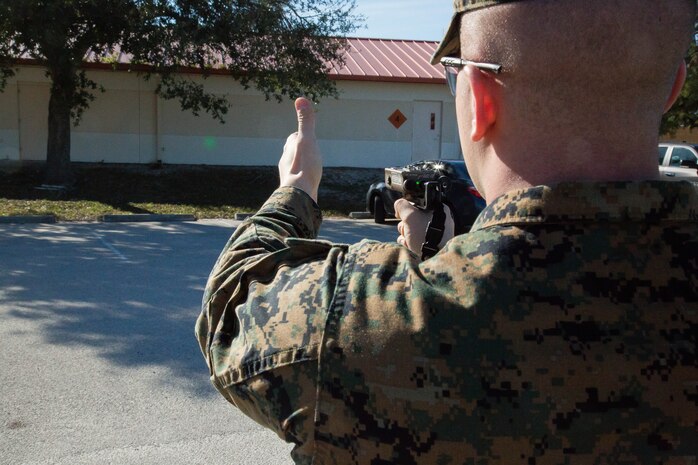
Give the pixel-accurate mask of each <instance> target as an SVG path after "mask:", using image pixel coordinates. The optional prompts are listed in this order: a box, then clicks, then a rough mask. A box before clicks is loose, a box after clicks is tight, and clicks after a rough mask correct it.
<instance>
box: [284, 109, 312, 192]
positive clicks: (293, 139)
mask: <svg viewBox="0 0 698 465" xmlns="http://www.w3.org/2000/svg"><path fill="white" fill-rule="evenodd" d="M295 106H296V114H297V116H298V132H295V133H293V134H291V135H290V136H288V139H286V145H285V146H284V153H283V154H282V155H281V160H279V177H280V179H281V187H285V186H291V187H297V188H298V189H302V190H303V191H305V192H306V193H307V194H308V195H310V197H312V199H313V200H314V201H315V202H317V200H318V199H317V196H318V188H319V186H320V180H321V179H322V155H321V154H320V150H319V149H318V145H317V139H316V138H315V110H314V109H313V104H312V102H310V100H308V99H306V98H303V97H301V98H298V99H296V103H295Z"/></svg>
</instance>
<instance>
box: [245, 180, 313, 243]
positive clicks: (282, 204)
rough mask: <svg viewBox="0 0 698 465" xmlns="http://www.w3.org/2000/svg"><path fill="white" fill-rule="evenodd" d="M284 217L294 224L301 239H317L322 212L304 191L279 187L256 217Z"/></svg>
mask: <svg viewBox="0 0 698 465" xmlns="http://www.w3.org/2000/svg"><path fill="white" fill-rule="evenodd" d="M270 214H272V215H275V216H276V215H283V216H284V220H285V221H288V222H289V223H292V224H293V226H294V228H295V229H296V231H298V233H299V237H301V238H303V239H315V238H316V237H317V234H318V231H319V230H320V224H322V212H321V210H320V207H319V206H318V204H317V203H315V201H314V200H313V199H312V198H311V197H310V196H309V195H308V194H307V193H306V192H305V191H303V190H301V189H298V188H296V187H279V188H278V189H276V190H275V191H274V193H273V194H272V195H271V197H269V199H268V200H267V201H266V202H265V203H264V205H263V206H262V208H261V209H260V210H259V212H257V214H256V215H255V216H267V215H270Z"/></svg>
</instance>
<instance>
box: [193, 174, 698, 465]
mask: <svg viewBox="0 0 698 465" xmlns="http://www.w3.org/2000/svg"><path fill="white" fill-rule="evenodd" d="M697 207H698V188H697V187H696V186H695V185H693V184H691V183H688V182H661V181H648V182H637V183H630V182H624V183H603V184H584V183H568V184H561V185H558V186H556V187H554V188H550V187H544V186H541V187H535V188H530V189H524V190H518V191H512V192H510V193H508V194H506V195H504V196H502V197H500V198H499V199H497V200H495V201H494V202H493V203H492V204H490V205H489V206H488V207H487V208H486V209H485V210H484V211H483V212H482V214H481V215H480V217H479V218H478V220H477V222H476V224H475V225H474V226H473V229H472V231H471V232H470V233H468V234H465V235H462V236H458V237H456V238H454V239H453V240H451V241H450V242H449V243H448V244H447V245H446V247H445V248H444V249H443V250H441V251H440V252H439V253H438V254H437V255H436V256H435V257H434V258H432V259H430V260H427V261H424V262H422V261H421V260H420V259H419V258H418V257H417V256H416V255H415V254H413V253H411V252H410V251H409V250H407V249H406V248H404V247H401V246H399V245H397V244H388V243H377V242H372V241H363V242H361V243H359V244H356V245H352V246H346V245H333V244H330V243H327V242H323V241H315V240H312V239H313V238H315V237H316V235H317V231H318V228H319V226H320V213H319V209H318V208H317V206H316V205H315V204H314V203H313V202H312V200H311V199H310V198H309V197H308V196H307V195H306V194H305V193H303V192H302V191H300V190H296V189H293V188H280V189H279V190H277V191H276V192H275V193H274V194H273V196H272V197H271V198H270V199H269V201H268V202H267V203H266V204H265V206H264V207H263V208H262V209H261V210H260V212H259V213H257V214H256V215H255V216H254V217H252V218H251V219H249V220H247V221H246V222H244V223H243V224H242V225H241V226H240V227H239V228H237V230H236V231H235V233H234V235H233V236H232V238H231V240H230V242H229V243H228V244H227V245H226V247H225V249H224V250H223V252H222V254H221V256H220V258H219V259H218V261H217V263H216V265H215V267H214V269H213V272H212V274H211V276H210V279H209V282H208V286H207V290H206V294H205V296H204V301H203V311H202V313H201V316H200V317H199V320H198V322H197V328H196V333H197V337H198V340H199V343H200V345H201V348H202V351H203V353H204V356H205V358H206V360H207V362H208V365H209V368H210V373H211V379H212V381H213V383H214V385H215V386H216V388H217V389H218V390H219V391H220V392H221V393H222V394H223V395H224V396H225V397H226V399H228V400H229V401H230V402H231V403H232V404H234V405H235V406H236V407H237V408H239V409H240V410H241V411H242V412H244V413H245V414H246V415H248V416H249V417H251V418H252V419H254V420H255V421H257V422H258V423H260V424H261V425H264V426H265V427H267V428H270V429H272V430H273V431H275V432H276V433H277V434H278V435H279V436H280V437H281V438H283V439H284V440H286V441H289V442H293V443H295V444H296V447H295V448H294V451H293V453H292V455H293V458H294V460H295V461H296V463H299V464H311V463H312V464H315V465H321V464H342V465H351V464H357V465H369V464H370V465H384V464H399V465H411V464H438V465H447V464H448V465H455V464H472V465H476V464H477V465H485V464H506V465H513V464H522V465H542V464H589V465H591V464H609V465H610V464H614V465H617V464H677V465H679V464H680V465H695V464H696V456H697V455H698V359H696V339H697V337H698V326H697V321H698V315H697V313H698V216H697V213H696V208H697Z"/></svg>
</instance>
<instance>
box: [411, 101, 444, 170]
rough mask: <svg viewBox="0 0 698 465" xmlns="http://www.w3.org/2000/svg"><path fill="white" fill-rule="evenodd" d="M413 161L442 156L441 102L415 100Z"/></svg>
mask: <svg viewBox="0 0 698 465" xmlns="http://www.w3.org/2000/svg"><path fill="white" fill-rule="evenodd" d="M412 128H413V129H412V161H418V160H429V159H438V158H441V102H414V115H413V119H412Z"/></svg>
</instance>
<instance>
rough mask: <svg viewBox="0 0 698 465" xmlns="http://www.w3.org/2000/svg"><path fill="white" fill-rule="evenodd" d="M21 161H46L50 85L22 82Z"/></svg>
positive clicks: (20, 99)
mask: <svg viewBox="0 0 698 465" xmlns="http://www.w3.org/2000/svg"><path fill="white" fill-rule="evenodd" d="M17 91H18V92H19V159H20V160H46V146H47V144H48V101H49V96H50V88H49V85H48V84H35V83H27V82H20V83H19V85H18V86H17Z"/></svg>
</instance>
